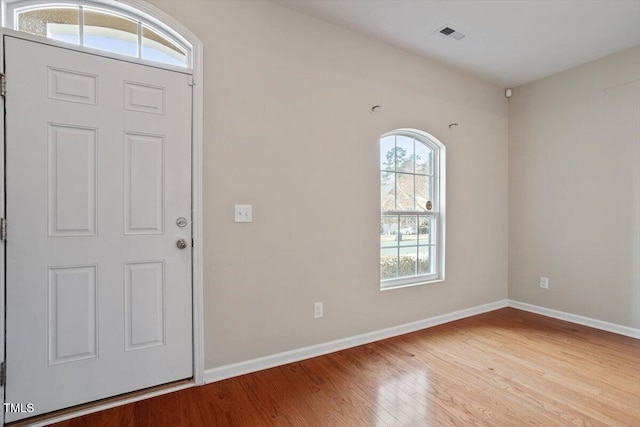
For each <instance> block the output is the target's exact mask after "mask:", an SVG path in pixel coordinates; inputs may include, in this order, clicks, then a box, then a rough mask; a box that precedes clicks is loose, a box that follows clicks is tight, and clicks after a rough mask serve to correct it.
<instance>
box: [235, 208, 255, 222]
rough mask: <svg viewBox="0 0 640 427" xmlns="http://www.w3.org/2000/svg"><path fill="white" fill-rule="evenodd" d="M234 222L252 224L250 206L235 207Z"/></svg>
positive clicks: (251, 209)
mask: <svg viewBox="0 0 640 427" xmlns="http://www.w3.org/2000/svg"><path fill="white" fill-rule="evenodd" d="M235 219H236V222H253V206H252V205H236V215H235Z"/></svg>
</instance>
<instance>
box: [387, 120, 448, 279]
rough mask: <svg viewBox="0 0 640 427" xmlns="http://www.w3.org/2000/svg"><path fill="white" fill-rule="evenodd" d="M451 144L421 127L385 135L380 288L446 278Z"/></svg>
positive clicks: (399, 130)
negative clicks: (447, 181) (448, 150)
mask: <svg viewBox="0 0 640 427" xmlns="http://www.w3.org/2000/svg"><path fill="white" fill-rule="evenodd" d="M444 184H445V147H444V145H443V144H442V143H441V142H440V141H438V140H437V139H436V138H434V137H433V136H431V135H429V134H428V133H426V132H422V131H419V130H415V129H398V130H395V131H392V132H389V133H387V134H384V135H382V136H381V137H380V288H381V289H389V288H396V287H403V286H411V285H419V284H424V283H430V282H435V281H440V280H444V237H445V233H444V231H445V228H444V224H445V186H444Z"/></svg>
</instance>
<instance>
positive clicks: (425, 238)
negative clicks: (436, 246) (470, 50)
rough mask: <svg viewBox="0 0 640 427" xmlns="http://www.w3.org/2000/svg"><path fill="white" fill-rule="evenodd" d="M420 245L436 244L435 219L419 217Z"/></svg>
mask: <svg viewBox="0 0 640 427" xmlns="http://www.w3.org/2000/svg"><path fill="white" fill-rule="evenodd" d="M418 224H419V225H418V244H420V245H429V244H432V243H434V239H433V234H432V233H433V231H435V230H434V229H433V226H432V224H433V217H430V216H420V217H418Z"/></svg>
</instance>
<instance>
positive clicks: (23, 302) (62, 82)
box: [4, 36, 193, 422]
mask: <svg viewBox="0 0 640 427" xmlns="http://www.w3.org/2000/svg"><path fill="white" fill-rule="evenodd" d="M4 46H5V64H6V68H5V74H6V76H7V96H6V201H7V203H6V218H7V221H8V224H9V226H8V229H9V237H8V239H7V246H6V250H7V263H6V265H7V273H6V283H7V302H6V317H7V318H6V361H7V383H6V402H7V403H11V404H14V405H16V404H22V406H13V408H11V407H10V408H9V412H7V413H6V421H8V422H10V421H15V420H18V419H22V418H25V417H30V416H34V415H39V414H42V413H46V412H50V411H54V410H58V409H61V408H66V407H70V406H73V405H78V404H82V403H86V402H90V401H94V400H97V399H102V398H106V397H110V396H114V395H118V394H122V393H126V392H130V391H133V390H140V389H143V388H146V387H150V386H155V385H159V384H163V383H167V382H171V381H175V380H180V379H185V378H190V377H191V376H192V374H193V368H192V364H193V361H192V360H193V359H192V332H191V330H192V314H191V310H192V302H191V301H192V296H191V292H192V291H191V252H192V250H191V246H192V244H191V87H190V86H189V76H188V75H187V74H183V73H179V72H174V71H168V70H162V69H158V68H153V67H148V66H144V65H140V64H134V63H130V62H124V61H119V60H116V59H112V58H105V57H101V56H97V55H93V54H88V53H83V52H77V51H73V50H68V49H63V48H59V47H54V46H50V45H46V44H40V43H35V42H33V41H26V40H22V39H18V38H15V37H11V36H5V37H4ZM179 218H184V220H180V221H178V219H179ZM180 239H184V243H186V247H184V248H182V249H181V248H179V247H178V245H177V242H178V241H179V240H180ZM28 404H32V406H29V405H28ZM5 406H6V405H5ZM29 408H33V409H34V411H33V412H31V411H29ZM12 409H15V410H17V409H21V410H17V411H12Z"/></svg>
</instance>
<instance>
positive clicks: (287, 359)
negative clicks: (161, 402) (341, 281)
mask: <svg viewBox="0 0 640 427" xmlns="http://www.w3.org/2000/svg"><path fill="white" fill-rule="evenodd" d="M507 306H508V300H506V299H505V300H501V301H496V302H492V303H489V304H483V305H479V306H476V307H471V308H467V309H464V310H459V311H454V312H452V313H447V314H443V315H440V316H436V317H431V318H429V319H424V320H419V321H417V322H411V323H405V324H403V325H398V326H393V327H391V328H386V329H380V330H378V331H373V332H367V333H365V334H361V335H355V336H352V337H348V338H342V339H339V340H335V341H329V342H326V343H322V344H316V345H312V346H309V347H303V348H299V349H295V350H290V351H285V352H282V353H276V354H272V355H269V356H264V357H259V358H257V359H251V360H246V361H244V362H239V363H233V364H230V365H224V366H220V367H218V368H213V369H207V370H206V371H205V373H204V379H205V382H206V383H212V382H215V381H220V380H224V379H227V378H231V377H236V376H238V375H244V374H249V373H251V372H256V371H261V370H263V369H269V368H273V367H276V366H281V365H285V364H287V363H293V362H298V361H300V360H304V359H310V358H312V357H316V356H322V355H325V354H329V353H333V352H336V351H339V350H344V349H347V348H351V347H356V346H359V345H363V344H368V343H371V342H374V341H380V340H383V339H386V338H391V337H395V336H398V335H402V334H407V333H409V332H415V331H419V330H420V329H425V328H430V327H433V326H437V325H441V324H443V323H448V322H452V321H454V320H459V319H464V318H465V317H470V316H475V315H477V314H482V313H487V312H489V311H493V310H497V309H499V308H504V307H507Z"/></svg>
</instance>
